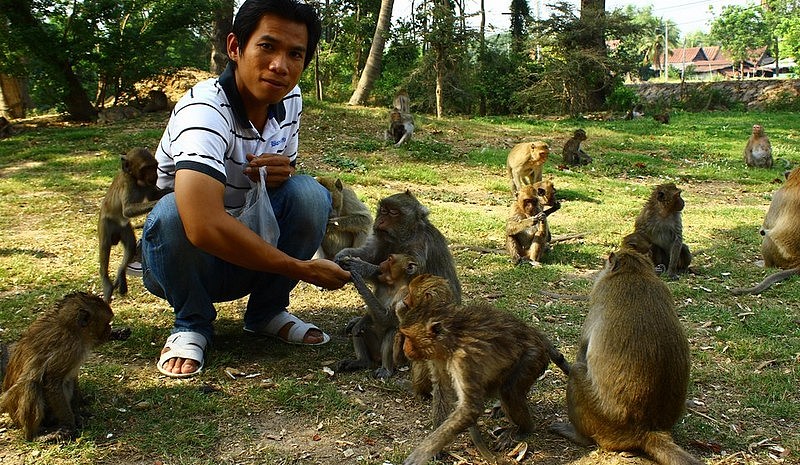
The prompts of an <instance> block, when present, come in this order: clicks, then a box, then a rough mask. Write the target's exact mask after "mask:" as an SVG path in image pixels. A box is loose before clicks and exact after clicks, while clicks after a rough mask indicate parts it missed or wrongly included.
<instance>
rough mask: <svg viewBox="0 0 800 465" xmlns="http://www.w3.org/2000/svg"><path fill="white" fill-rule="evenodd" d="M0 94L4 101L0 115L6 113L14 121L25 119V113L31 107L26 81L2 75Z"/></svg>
mask: <svg viewBox="0 0 800 465" xmlns="http://www.w3.org/2000/svg"><path fill="white" fill-rule="evenodd" d="M0 92H2V96H1V97H2V100H3V101H2V103H3V105H2V107H1V108H0V113H5V114H6V115H7V116H8V117H9V118H12V119H15V118H24V117H25V112H26V111H27V109H28V108H29V107H30V105H31V101H30V100H31V99H30V97H29V96H28V88H27V86H26V85H25V81H24V80H23V79H20V78H18V77H16V76H10V75H8V74H3V73H0Z"/></svg>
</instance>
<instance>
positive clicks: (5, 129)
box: [0, 116, 16, 139]
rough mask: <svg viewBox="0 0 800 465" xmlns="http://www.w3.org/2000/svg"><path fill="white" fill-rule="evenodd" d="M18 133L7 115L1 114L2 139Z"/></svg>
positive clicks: (0, 129) (0, 135)
mask: <svg viewBox="0 0 800 465" xmlns="http://www.w3.org/2000/svg"><path fill="white" fill-rule="evenodd" d="M15 133H16V131H15V130H14V125H12V124H11V121H9V120H7V119H6V117H5V116H0V139H4V138H6V137H9V136H13V135H14V134H15Z"/></svg>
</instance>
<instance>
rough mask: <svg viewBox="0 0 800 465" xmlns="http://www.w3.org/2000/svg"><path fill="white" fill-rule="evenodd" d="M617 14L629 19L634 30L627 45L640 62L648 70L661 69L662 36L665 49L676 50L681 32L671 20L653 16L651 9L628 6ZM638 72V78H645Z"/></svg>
mask: <svg viewBox="0 0 800 465" xmlns="http://www.w3.org/2000/svg"><path fill="white" fill-rule="evenodd" d="M619 13H621V14H624V15H626V16H628V17H629V18H630V21H631V26H632V27H633V29H634V32H633V34H631V38H630V41H631V42H632V43H629V44H627V45H629V46H632V47H633V48H634V50H635V53H637V54H638V55H639V56H640V62H641V64H642V65H643V66H647V67H648V68H649V67H650V66H651V65H652V66H653V67H654V68H656V67H657V68H663V63H664V36H665V34H666V36H667V37H666V38H667V47H669V48H671V49H672V48H676V47H678V44H679V43H680V42H679V40H680V35H681V31H680V29H678V26H677V25H676V24H675V22H674V21H672V20H669V19H667V20H665V19H664V18H658V17H656V16H653V7H652V6H646V7H644V8H637V7H635V6H633V5H628V6H626V7H625V8H624V9H622V10H621V11H619ZM643 74H644V73H643V72H641V71H640V75H641V76H640V77H642V78H646V77H648V76H647V75H643Z"/></svg>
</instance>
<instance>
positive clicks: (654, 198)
mask: <svg viewBox="0 0 800 465" xmlns="http://www.w3.org/2000/svg"><path fill="white" fill-rule="evenodd" d="M683 207H684V202H683V198H682V197H681V190H680V189H678V188H677V187H675V184H674V183H666V184H661V185H658V186H656V187H655V188H654V189H653V192H652V193H651V194H650V198H649V199H648V200H647V203H646V204H645V206H644V208H643V209H642V211H641V212H640V213H639V215H638V216H637V217H636V223H635V225H634V232H635V233H638V234H641V235H642V236H643V237H644V238H646V239H647V240H648V241H649V242H650V243H651V247H650V258H651V260H652V261H653V264H654V265H655V266H656V268H657V269H659V270H661V269H664V270H666V273H667V276H669V277H670V279H676V278H677V277H678V272H679V271H680V272H683V271H686V270H688V269H689V264H691V262H692V254H691V252H690V251H689V247H688V246H687V245H686V244H684V243H683V223H682V221H681V211H682V210H683Z"/></svg>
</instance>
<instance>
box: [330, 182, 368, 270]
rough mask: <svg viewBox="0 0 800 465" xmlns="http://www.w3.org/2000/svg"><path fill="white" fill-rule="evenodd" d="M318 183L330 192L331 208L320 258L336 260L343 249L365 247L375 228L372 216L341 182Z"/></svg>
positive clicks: (352, 192) (351, 190)
mask: <svg viewBox="0 0 800 465" xmlns="http://www.w3.org/2000/svg"><path fill="white" fill-rule="evenodd" d="M317 181H318V182H319V183H320V184H322V185H323V186H324V187H325V188H326V189H328V191H329V192H330V193H331V206H332V210H331V215H330V217H329V218H328V226H327V229H326V230H325V236H324V237H323V239H322V245H321V246H320V253H319V256H321V257H322V258H327V259H333V257H335V256H336V254H337V253H339V251H340V250H342V249H344V248H349V247H361V246H362V245H364V243H365V242H366V241H367V237H368V236H369V232H370V230H371V229H372V214H371V213H370V211H369V208H368V207H367V206H366V205H364V202H362V201H361V200H360V199H359V198H358V196H357V195H356V193H355V192H354V191H353V189H351V188H350V187H348V186H345V185H344V183H342V181H341V179H338V178H335V179H334V178H330V177H317Z"/></svg>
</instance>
